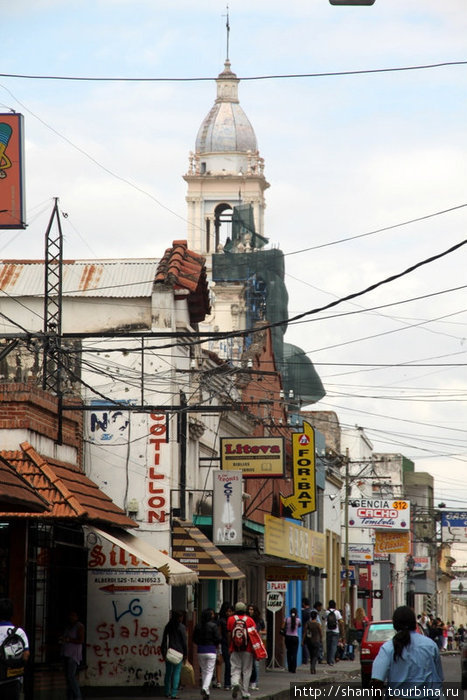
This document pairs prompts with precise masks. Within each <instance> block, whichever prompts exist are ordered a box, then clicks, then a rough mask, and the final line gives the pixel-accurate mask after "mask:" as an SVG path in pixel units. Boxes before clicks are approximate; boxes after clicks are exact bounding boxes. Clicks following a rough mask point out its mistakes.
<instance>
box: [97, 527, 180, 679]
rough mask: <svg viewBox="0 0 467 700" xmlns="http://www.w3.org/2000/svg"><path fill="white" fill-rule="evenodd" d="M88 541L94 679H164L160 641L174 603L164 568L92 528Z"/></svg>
mask: <svg viewBox="0 0 467 700" xmlns="http://www.w3.org/2000/svg"><path fill="white" fill-rule="evenodd" d="M87 543H88V548H89V551H88V618H87V625H86V637H87V644H88V647H87V658H86V661H87V677H88V679H89V682H90V684H91V685H93V686H105V687H108V686H110V685H119V686H143V685H154V686H155V685H162V684H163V682H164V673H165V669H164V659H163V656H162V653H161V649H160V644H161V641H162V634H163V631H164V627H165V625H166V624H167V620H168V617H169V614H168V611H169V608H170V595H169V592H170V588H169V586H167V584H166V583H165V579H164V576H163V574H161V573H159V572H158V571H156V570H154V569H151V568H149V567H148V566H147V565H146V564H145V563H144V562H143V561H141V560H138V559H137V558H136V557H135V556H132V555H130V554H128V553H127V552H126V551H125V550H123V549H121V548H120V547H118V546H116V545H113V544H111V543H110V542H108V541H107V540H104V539H101V538H98V537H96V536H95V535H93V534H92V533H91V534H90V535H88V538H87Z"/></svg>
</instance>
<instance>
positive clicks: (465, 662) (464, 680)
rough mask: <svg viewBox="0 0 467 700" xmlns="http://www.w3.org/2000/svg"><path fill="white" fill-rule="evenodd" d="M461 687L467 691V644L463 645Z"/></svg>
mask: <svg viewBox="0 0 467 700" xmlns="http://www.w3.org/2000/svg"><path fill="white" fill-rule="evenodd" d="M461 686H462V690H467V642H464V643H463V644H461Z"/></svg>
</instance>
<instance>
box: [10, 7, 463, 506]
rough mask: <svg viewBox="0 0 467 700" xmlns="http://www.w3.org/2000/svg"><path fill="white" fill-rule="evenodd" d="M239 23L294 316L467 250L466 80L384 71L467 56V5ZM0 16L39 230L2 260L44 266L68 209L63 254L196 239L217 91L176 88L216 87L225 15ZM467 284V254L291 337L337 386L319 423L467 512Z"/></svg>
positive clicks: (272, 229)
mask: <svg viewBox="0 0 467 700" xmlns="http://www.w3.org/2000/svg"><path fill="white" fill-rule="evenodd" d="M229 6H230V25H231V32H230V58H231V63H232V70H234V71H235V72H236V73H237V75H238V77H239V78H243V79H244V80H243V81H242V82H241V83H240V87H239V95H240V102H241V105H242V107H243V109H244V110H245V112H246V114H247V116H248V117H249V119H250V121H251V123H252V125H253V127H254V129H255V132H256V136H257V140H258V145H259V149H260V153H261V155H262V156H263V157H264V159H265V175H266V177H267V179H268V181H269V183H270V184H271V187H270V189H268V190H267V193H266V196H267V210H266V221H265V233H266V235H267V236H268V237H269V239H270V242H271V244H272V245H274V246H278V247H280V248H281V249H282V250H283V251H284V253H285V254H286V283H287V286H288V290H289V295H290V301H289V315H290V316H291V317H292V316H294V315H296V314H300V313H303V312H305V311H308V310H312V309H315V308H317V307H321V306H324V305H326V304H328V303H330V302H332V301H334V300H336V299H339V298H342V297H345V296H347V295H349V294H352V293H355V292H359V291H361V290H364V289H366V288H367V287H369V286H371V285H373V284H376V283H378V282H381V281H383V280H385V279H387V278H389V277H391V276H393V275H396V274H398V273H401V272H403V271H404V270H406V269H407V268H409V267H411V266H413V265H416V264H417V263H419V262H422V261H424V260H427V259H429V258H430V257H432V256H434V255H437V254H439V253H442V252H444V251H447V250H448V249H449V248H450V247H452V246H454V245H456V244H457V243H460V242H462V241H463V240H464V239H466V238H467V235H466V221H467V206H466V204H467V190H466V175H467V164H466V155H467V128H466V107H467V99H466V94H467V92H466V88H467V65H465V64H463V65H443V66H438V67H431V68H420V69H418V70H399V71H389V70H387V69H394V68H401V69H406V68H413V67H416V66H428V65H431V66H432V65H434V64H446V63H449V64H455V63H456V62H463V61H465V60H466V59H467V51H466V49H467V5H466V3H465V0H443V2H439V0H376V2H375V4H374V5H373V6H372V7H335V6H331V5H329V3H328V0H289V1H288V2H287V3H284V2H282V1H281V2H279V1H278V0H268V1H266V0H248V2H246V1H245V0H230V2H229ZM0 8H1V11H2V26H3V32H2V58H3V60H2V67H1V70H2V76H1V77H0V102H1V105H2V111H8V110H9V109H13V110H16V111H19V112H21V113H23V114H24V117H25V134H26V197H27V223H28V228H27V229H26V230H25V231H14V232H12V231H2V232H0V257H1V258H3V259H5V258H24V257H37V258H42V257H43V251H44V233H45V230H46V226H47V223H48V219H49V217H50V214H51V211H52V206H53V197H59V200H60V207H61V210H62V211H63V212H66V213H67V214H68V217H67V218H66V219H65V220H64V221H63V226H64V233H65V250H64V255H65V257H66V258H93V257H98V258H103V257H158V256H160V255H161V253H162V252H163V251H164V250H165V248H166V247H168V246H169V245H170V244H171V242H172V240H173V239H175V238H184V237H186V209H185V182H184V181H183V179H182V175H183V174H184V173H185V172H186V170H187V167H188V155H189V151H190V150H193V149H194V142H195V137H196V133H197V130H198V127H199V125H200V124H201V121H202V120H203V118H204V116H205V115H206V114H207V112H208V111H209V109H210V108H211V106H212V104H213V101H214V98H215V83H214V82H213V81H212V80H202V81H201V80H200V81H196V80H192V81H189V82H184V81H179V80H175V79H180V78H192V79H193V78H204V79H209V78H211V79H214V78H215V77H216V76H217V74H218V73H219V72H220V71H221V70H222V68H223V62H224V59H225V53H226V31H225V21H226V20H225V12H226V3H225V2H221V1H217V0H210V1H208V0H204V1H203V0H197V1H196V2H194V0H193V1H191V0H190V1H183V0H173V2H167V0H163V1H162V0H146V1H139V0H94V1H93V2H89V0H79V2H73V1H71V0H67V1H66V2H64V0H60V1H54V0H34V2H33V1H32V0H16V2H15V3H10V2H9V1H8V2H7V1H6V0H0ZM376 70H379V71H380V72H373V73H359V74H354V75H321V76H316V75H315V76H314V77H313V76H311V77H289V78H277V77H276V78H270V77H269V76H284V75H297V74H323V73H325V74H330V73H341V72H343V71H376ZM5 74H10V75H11V74H14V75H15V76H33V77H8V76H6V75H5ZM34 76H35V77H34ZM37 76H49V77H51V76H57V77H60V76H68V77H74V78H77V77H81V78H85V77H99V78H123V77H125V78H170V79H173V80H169V81H164V82H132V81H126V82H122V81H95V82H89V81H76V80H75V81H65V80H52V79H47V80H42V79H39V78H38V77H37ZM254 77H257V78H258V77H265V78H267V79H256V80H246V78H254ZM448 209H452V211H450V212H446V213H440V214H438V215H437V216H431V215H432V214H437V213H438V212H443V211H445V210H448ZM422 217H429V218H425V219H423V220H421V221H418V222H416V223H411V224H405V225H401V226H396V225H397V224H403V223H404V222H408V221H410V220H413V219H419V218H422ZM394 226H396V227H394ZM387 227H394V228H389V230H385V231H381V232H379V233H372V232H374V231H376V230H379V229H384V228H387ZM363 234H371V235H363ZM347 238H352V240H347V241H344V242H339V241H342V239H347ZM297 251H302V252H297ZM466 268H467V246H463V247H460V248H459V249H458V250H456V251H455V252H453V253H450V254H449V255H446V256H444V257H443V258H441V259H440V260H437V261H434V262H431V263H430V264H426V265H423V266H422V267H420V268H419V269H417V270H415V271H413V272H412V273H410V274H408V275H405V276H404V277H402V278H400V279H397V280H395V281H393V282H391V283H388V284H384V285H382V286H381V287H380V288H378V289H377V290H375V291H373V292H369V293H367V294H365V295H363V296H360V297H358V298H356V299H355V300H354V301H353V302H352V303H350V302H345V303H342V304H339V305H338V306H336V307H335V308H333V309H332V310H330V311H328V312H320V313H317V314H312V315H310V316H309V317H308V318H307V319H306V322H305V323H303V322H302V323H300V324H297V325H290V326H289V330H288V333H287V338H286V339H287V340H288V341H289V342H292V343H293V342H295V343H297V344H298V345H300V346H301V347H302V348H303V349H304V350H305V351H307V352H308V353H309V356H310V358H311V359H312V361H313V362H314V363H315V365H316V368H317V370H318V372H319V374H320V376H321V378H322V380H323V383H324V385H325V388H326V390H327V396H326V397H325V398H324V399H323V400H322V401H321V402H320V403H319V404H318V405H317V406H316V408H320V409H323V410H335V411H336V412H337V414H338V416H339V419H340V421H341V424H342V425H343V427H344V428H345V427H348V426H354V425H359V426H362V427H364V429H365V431H366V434H367V435H368V437H369V438H370V440H371V441H372V443H373V445H374V448H375V451H380V452H381V451H383V452H400V453H402V454H404V455H406V456H407V457H409V458H410V459H413V460H414V461H415V462H416V468H417V469H418V470H423V471H429V472H431V473H432V474H433V475H434V476H435V478H436V499H437V503H439V502H441V501H444V502H445V503H447V505H448V506H450V507H455V508H457V507H458V508H466V507H467V477H466V474H467V470H466V465H467V434H466V417H467V416H466V397H467V377H466V366H465V365H466V361H467V355H466V346H465V339H466V337H467V326H466V323H467V312H466V307H467V304H466V299H467V289H464V288H463V286H464V285H466V284H467V279H466V274H465V270H466ZM456 287H462V288H461V289H459V290H457V291H446V290H451V289H453V288H456ZM442 292H445V293H442ZM428 295H432V296H428ZM415 297H418V298H419V299H418V300H417V301H408V300H411V299H413V298H415ZM395 302H399V303H398V304H396V305H393V306H389V307H386V308H377V309H375V308H374V307H381V306H383V305H388V304H394V303H395ZM403 302H405V303H403ZM365 309H374V310H371V311H364V310H365ZM355 312H359V313H355ZM336 314H339V316H337V317H336ZM342 314H345V315H342ZM329 316H333V318H329ZM401 365H402V366H401Z"/></svg>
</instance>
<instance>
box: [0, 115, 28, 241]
mask: <svg viewBox="0 0 467 700" xmlns="http://www.w3.org/2000/svg"><path fill="white" fill-rule="evenodd" d="M23 141H24V129H23V115H22V114H14V113H11V112H9V113H8V114H0V229H4V228H5V229H6V228H8V229H9V228H18V229H19V228H26V221H25V219H26V215H25V202H24V145H23Z"/></svg>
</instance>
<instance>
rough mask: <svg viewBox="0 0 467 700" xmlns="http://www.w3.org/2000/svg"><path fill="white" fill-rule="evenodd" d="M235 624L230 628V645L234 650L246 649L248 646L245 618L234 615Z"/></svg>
mask: <svg viewBox="0 0 467 700" xmlns="http://www.w3.org/2000/svg"><path fill="white" fill-rule="evenodd" d="M234 618H235V624H234V626H233V628H232V645H233V648H234V650H235V651H246V648H247V646H248V631H247V627H246V619H245V618H244V617H240V616H239V615H234Z"/></svg>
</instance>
